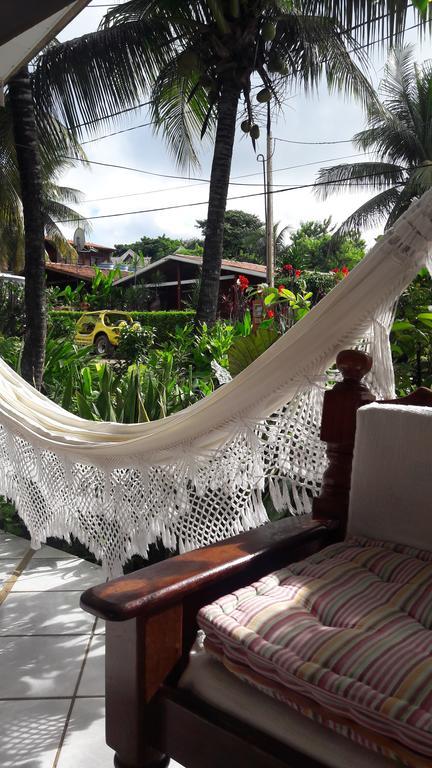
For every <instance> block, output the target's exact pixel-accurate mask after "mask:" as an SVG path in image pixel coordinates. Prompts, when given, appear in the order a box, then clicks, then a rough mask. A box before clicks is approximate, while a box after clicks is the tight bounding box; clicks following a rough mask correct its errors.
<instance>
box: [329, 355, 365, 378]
mask: <svg viewBox="0 0 432 768" xmlns="http://www.w3.org/2000/svg"><path fill="white" fill-rule="evenodd" d="M336 366H337V367H338V369H339V370H340V372H341V374H342V376H343V378H344V379H345V380H347V379H348V380H353V381H361V379H362V378H363V376H366V374H367V373H369V371H370V369H371V368H372V357H371V356H370V355H368V354H367V352H361V351H360V350H358V349H344V350H343V351H342V352H339V354H338V355H337V357H336Z"/></svg>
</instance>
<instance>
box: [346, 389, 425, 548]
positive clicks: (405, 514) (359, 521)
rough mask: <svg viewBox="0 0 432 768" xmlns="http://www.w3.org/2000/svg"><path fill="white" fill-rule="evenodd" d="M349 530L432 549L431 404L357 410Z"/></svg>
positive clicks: (368, 536) (355, 533)
mask: <svg viewBox="0 0 432 768" xmlns="http://www.w3.org/2000/svg"><path fill="white" fill-rule="evenodd" d="M348 535H350V536H366V537H367V538H371V539H383V540H385V541H393V542H396V543H398V544H406V545H407V546H412V547H418V548H419V549H427V550H430V551H432V408H421V407H418V406H406V405H379V404H372V405H368V406H364V407H363V408H360V410H359V411H358V413H357V431H356V440H355V447H354V459H353V472H352V480H351V494H350V505H349V514H348Z"/></svg>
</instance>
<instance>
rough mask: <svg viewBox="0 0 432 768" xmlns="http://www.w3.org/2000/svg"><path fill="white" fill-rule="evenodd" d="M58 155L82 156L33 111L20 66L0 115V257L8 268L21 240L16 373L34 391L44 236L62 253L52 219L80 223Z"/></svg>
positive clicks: (38, 372)
mask: <svg viewBox="0 0 432 768" xmlns="http://www.w3.org/2000/svg"><path fill="white" fill-rule="evenodd" d="M62 153H65V154H66V155H67V156H69V157H73V155H75V157H76V156H77V155H79V154H80V156H81V157H84V156H83V154H82V153H81V150H80V147H79V146H78V145H77V144H76V142H75V141H74V139H73V138H72V137H70V136H69V135H68V134H67V132H66V131H65V130H64V128H63V127H62V126H61V125H60V124H58V123H57V121H56V120H54V119H53V118H52V116H51V115H49V114H44V113H43V112H41V111H39V110H35V107H34V102H33V93H32V84H31V80H30V75H29V71H28V68H27V67H23V68H22V69H21V70H20V71H19V72H18V73H17V74H16V75H15V77H14V78H13V79H12V80H11V81H10V83H9V92H8V98H7V103H6V107H5V108H4V109H2V110H1V113H0V182H1V183H0V190H1V191H0V219H1V223H0V230H1V234H2V239H3V238H4V244H3V248H2V254H1V256H2V258H3V259H5V260H7V261H8V262H9V263H10V262H11V261H12V262H13V261H14V259H15V260H16V258H17V253H18V254H19V252H20V248H21V241H22V238H23V236H24V274H25V278H26V282H25V292H24V295H25V316H26V333H25V339H24V349H23V355H22V363H21V370H22V375H23V377H24V378H25V379H26V380H27V381H29V382H30V383H31V384H33V385H34V386H35V387H36V388H38V389H40V387H41V384H42V377H43V369H44V361H45V340H46V297H45V295H46V291H45V247H44V237H45V233H46V234H47V235H49V236H50V237H52V238H53V239H54V240H55V241H56V242H57V243H58V244H59V245H60V248H62V249H63V250H67V249H68V246H67V243H66V241H65V238H64V237H63V235H62V233H61V230H60V229H59V227H58V225H57V223H56V219H58V218H60V219H67V220H69V221H73V220H76V221H78V220H79V215H78V214H77V213H76V212H75V211H74V210H73V209H71V208H70V207H69V205H67V203H69V202H74V203H76V202H78V201H79V193H78V192H77V191H76V190H72V189H68V188H66V187H59V186H58V185H57V184H56V183H55V180H56V175H57V174H58V173H59V171H60V169H64V168H65V167H66V166H67V165H68V164H69V165H70V164H71V162H73V160H72V159H71V160H69V161H65V159H64V155H63V154H62ZM22 218H23V224H24V227H23V226H22ZM15 266H16V264H15Z"/></svg>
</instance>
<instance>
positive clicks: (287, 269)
mask: <svg viewBox="0 0 432 768" xmlns="http://www.w3.org/2000/svg"><path fill="white" fill-rule="evenodd" d="M283 268H284V269H285V271H286V272H292V271H293V269H294V267H293V265H292V264H284V266H283Z"/></svg>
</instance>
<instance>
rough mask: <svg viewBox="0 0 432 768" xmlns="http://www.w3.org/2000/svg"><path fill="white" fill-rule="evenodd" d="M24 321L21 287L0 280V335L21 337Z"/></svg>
mask: <svg viewBox="0 0 432 768" xmlns="http://www.w3.org/2000/svg"><path fill="white" fill-rule="evenodd" d="M24 319H25V318H24V288H23V286H22V285H18V284H16V283H10V282H9V281H7V280H0V333H3V334H4V335H5V336H22V334H23V332H24Z"/></svg>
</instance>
